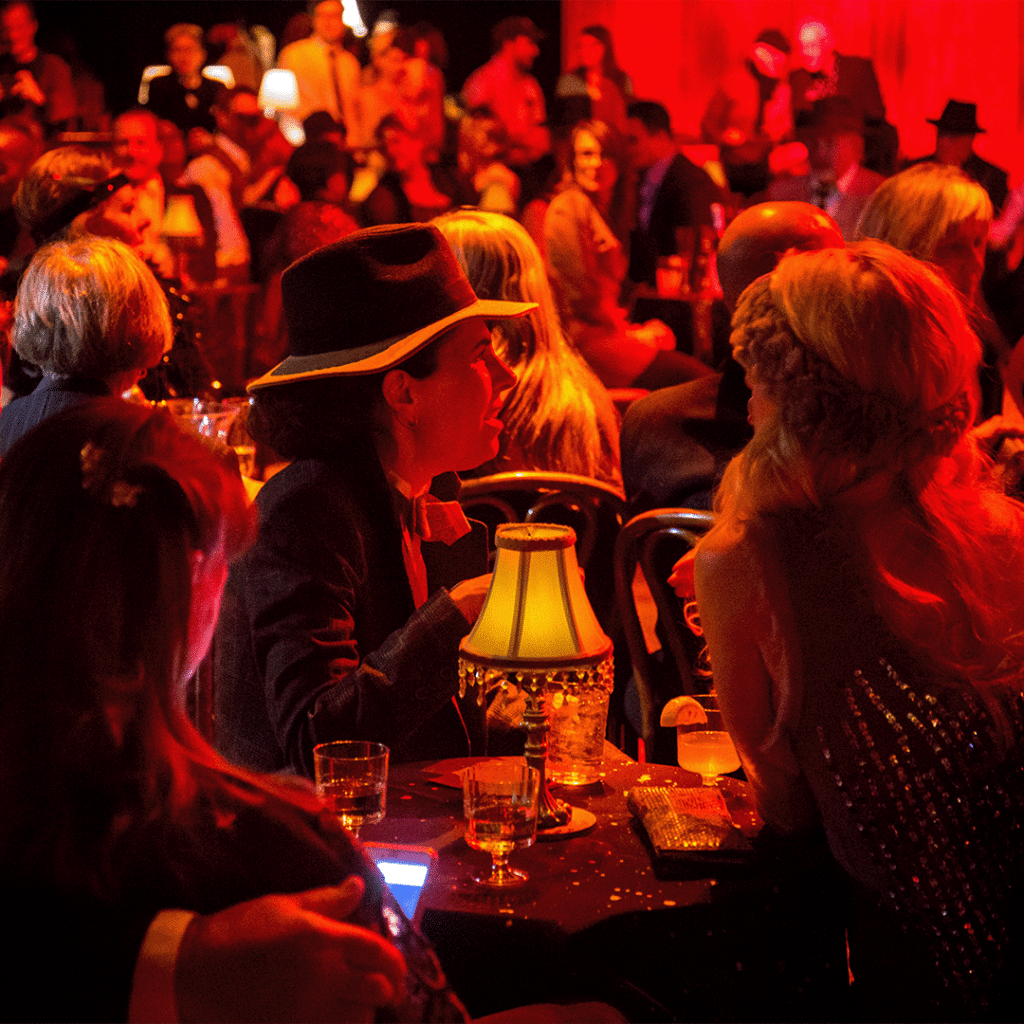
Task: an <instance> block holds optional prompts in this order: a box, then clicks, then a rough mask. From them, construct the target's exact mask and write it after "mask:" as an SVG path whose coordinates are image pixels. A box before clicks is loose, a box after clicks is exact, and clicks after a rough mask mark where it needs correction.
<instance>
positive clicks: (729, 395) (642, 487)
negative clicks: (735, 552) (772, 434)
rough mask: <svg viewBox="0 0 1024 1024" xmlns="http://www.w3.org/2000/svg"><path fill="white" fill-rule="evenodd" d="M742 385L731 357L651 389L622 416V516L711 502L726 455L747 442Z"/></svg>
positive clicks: (749, 434) (739, 369)
mask: <svg viewBox="0 0 1024 1024" xmlns="http://www.w3.org/2000/svg"><path fill="white" fill-rule="evenodd" d="M749 398H750V391H749V389H748V388H747V386H746V384H745V383H744V380H743V368H742V367H741V366H740V365H739V364H738V363H737V362H736V361H735V360H733V359H729V360H727V361H726V364H725V366H724V368H723V373H720V374H717V373H716V374H712V375H711V376H708V377H701V378H699V379H698V380H692V381H689V382H688V383H686V384H677V385H676V386H675V387H671V388H662V389H661V390H659V391H652V392H651V393H650V394H649V395H646V396H644V397H643V398H641V399H640V400H639V401H636V402H634V403H633V404H632V405H631V406H630V407H629V408H628V409H627V410H626V413H625V416H624V417H623V419H622V437H621V447H622V484H623V487H624V488H625V490H626V498H627V500H628V502H629V511H630V515H637V514H639V513H640V512H646V511H648V510H649V509H652V508H672V507H684V508H711V499H712V496H713V491H714V488H715V485H716V484H717V483H718V480H719V478H720V477H721V475H722V471H723V470H724V469H725V466H726V464H727V463H728V462H729V460H730V459H731V458H732V457H733V456H734V455H735V454H736V453H737V452H738V451H739V450H740V449H741V448H742V447H743V446H744V445H745V444H746V443H747V441H749V440H750V438H751V437H752V436H753V430H752V429H751V427H750V424H749V423H748V422H747V400H748V399H749Z"/></svg>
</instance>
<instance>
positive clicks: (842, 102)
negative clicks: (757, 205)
mask: <svg viewBox="0 0 1024 1024" xmlns="http://www.w3.org/2000/svg"><path fill="white" fill-rule="evenodd" d="M807 130H808V135H807V151H808V156H809V160H810V164H811V172H810V174H803V175H800V176H799V177H797V178H786V179H783V180H782V181H776V182H773V183H772V184H771V185H770V186H769V188H768V198H769V199H770V200H795V201H797V202H802V203H812V204H813V205H814V206H817V207H818V208H819V209H822V210H824V211H825V212H826V213H827V214H828V215H829V216H830V217H832V218H833V219H834V220H835V222H836V223H837V224H838V225H839V230H840V231H842V233H843V238H845V239H846V240H847V241H850V240H851V239H852V238H853V236H854V232H855V230H856V227H857V221H858V220H859V219H860V214H861V211H862V210H863V209H864V207H865V205H866V204H867V201H868V199H869V198H870V197H871V195H872V193H873V192H874V191H875V189H876V188H878V186H879V185H881V184H882V182H883V181H884V180H885V179H884V178H883V177H882V175H881V174H877V173H876V172H875V171H869V170H868V169H867V168H865V167H862V166H861V160H862V159H863V156H864V122H863V119H862V118H861V116H860V114H859V112H858V111H857V109H856V107H855V106H854V105H853V104H852V103H851V102H850V101H849V100H847V99H845V98H843V97H841V96H833V97H828V98H826V99H821V100H818V101H817V102H816V103H815V104H814V108H813V110H812V111H811V118H810V121H809V122H808V125H807Z"/></svg>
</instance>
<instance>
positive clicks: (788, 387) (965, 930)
mask: <svg viewBox="0 0 1024 1024" xmlns="http://www.w3.org/2000/svg"><path fill="white" fill-rule="evenodd" d="M732 344H733V352H734V355H735V358H736V359H737V360H738V361H739V363H740V364H741V365H742V366H743V367H744V368H745V370H746V373H747V380H748V383H749V385H750V388H751V392H752V397H751V400H750V403H749V413H750V421H751V423H752V424H753V427H754V437H753V439H752V440H751V441H750V443H749V444H748V445H747V447H746V448H745V449H744V450H743V451H742V452H741V453H740V454H739V455H738V456H736V458H735V459H733V461H732V462H731V463H730V464H729V467H728V469H727V470H726V473H725V476H724V478H723V480H722V484H721V487H720V489H719V491H718V493H717V495H716V499H715V513H716V519H715V526H714V528H713V530H712V531H711V532H710V533H709V534H708V535H707V537H706V539H705V540H704V541H703V542H702V543H701V544H700V546H699V547H698V549H697V555H696V566H695V582H696V594H697V602H698V604H699V607H700V617H701V624H702V626H703V628H704V633H705V635H706V637H707V644H708V652H709V655H710V658H711V664H712V668H713V670H714V679H715V687H716V690H717V693H718V698H719V701H720V704H721V707H722V712H723V716H724V718H725V724H726V726H727V727H728V729H729V732H730V733H731V734H732V736H733V739H734V740H735V742H736V747H737V749H738V751H739V754H740V758H741V760H742V762H743V766H744V769H745V771H746V773H747V778H748V779H749V781H750V782H751V784H752V785H753V788H754V792H755V795H756V800H757V805H758V807H759V809H760V811H761V814H762V816H763V817H764V819H765V821H766V822H767V823H768V824H769V825H770V826H772V827H773V828H775V829H777V830H781V831H782V832H785V833H789V834H793V833H796V834H801V833H811V834H817V835H821V834H822V833H823V834H824V836H825V837H826V838H827V840H828V844H829V847H830V849H831V851H832V854H833V856H834V858H835V860H836V861H837V863H838V865H839V867H840V868H841V869H842V871H843V873H844V876H845V878H844V880H845V892H844V893H837V894H835V899H836V901H837V903H838V902H839V901H840V900H841V899H842V897H844V896H845V897H846V900H845V903H844V904H843V905H844V907H845V911H844V912H845V914H846V923H847V929H848V931H847V934H848V937H849V955H850V966H851V971H852V974H853V977H854V990H855V992H859V993H860V995H861V1003H860V1005H859V1006H858V1007H857V1008H856V1009H855V1011H854V1012H856V1013H857V1014H858V1015H857V1017H856V1019H857V1020H973V1019H990V1015H992V1014H996V1015H998V1014H999V1013H1000V1012H1001V1011H1000V1010H999V1007H1000V1006H1003V1007H1005V1006H1007V1005H1009V1003H1008V1000H1010V999H1011V998H1012V993H1013V992H1015V991H1016V989H1017V983H1018V977H1019V963H1020V959H1019V958H1020V950H1021V946H1020V940H1021V917H1020V913H1019V906H1020V892H1019V886H1020V879H1021V876H1022V870H1024V863H1022V847H1021V843H1020V835H1019V831H1020V822H1021V820H1022V815H1024V775H1022V772H1021V756H1022V742H1024V703H1022V699H1021V684H1022V681H1024V602H1022V601H1021V598H1020V581H1021V578H1022V574H1024V509H1022V507H1021V506H1020V505H1019V504H1018V503H1017V502H1015V501H1013V500H1012V499H1010V498H1008V497H1006V496H1005V495H1004V494H1002V493H1001V492H999V491H998V490H996V489H995V488H994V487H993V486H992V485H991V483H990V482H989V481H988V480H987V471H988V465H987V462H986V461H985V460H984V459H983V457H982V456H981V455H980V453H979V451H978V448H977V445H976V442H975V441H974V439H973V437H972V435H971V433H970V430H969V428H970V425H971V423H972V422H973V419H974V414H975V410H976V393H977V391H976V389H977V384H976V373H977V364H978V358H979V354H980V348H979V344H978V339H977V337H976V336H975V335H974V334H973V332H972V331H971V329H970V327H969V326H968V322H967V319H966V317H965V316H964V311H963V308H962V305H961V302H960V300H959V298H958V297H957V296H956V295H955V294H954V293H953V291H952V290H951V289H950V288H949V287H948V286H947V285H946V284H945V282H944V281H943V280H942V279H941V278H940V276H939V275H938V274H937V273H936V272H935V271H933V270H931V269H930V268H928V267H927V266H926V265H925V264H923V263H921V262H919V261H918V260H916V259H914V258H912V257H911V256H907V255H905V254H903V253H901V252H899V251H897V250H896V249H893V248H891V247H890V246H888V245H884V244H882V243H879V242H875V241H865V242H858V243H855V244H854V245H852V246H850V247H849V248H848V249H824V250H821V251H819V252H813V253H797V254H793V255H789V256H786V257H784V258H783V259H782V261H781V262H780V263H779V265H778V267H777V268H776V269H775V270H774V271H773V272H772V273H770V274H768V275H766V276H764V277H762V278H759V279H758V280H757V281H756V282H754V284H752V285H750V287H749V288H747V289H746V291H745V292H744V293H743V295H742V297H741V298H740V301H739V305H738V307H737V310H736V314H735V316H734V318H733V335H732ZM684 575H685V574H684V573H683V571H682V566H679V567H677V571H676V573H675V575H674V577H673V582H674V584H675V585H676V586H677V592H681V591H683V590H686V589H688V588H687V587H686V586H685V580H684V579H683V576H684Z"/></svg>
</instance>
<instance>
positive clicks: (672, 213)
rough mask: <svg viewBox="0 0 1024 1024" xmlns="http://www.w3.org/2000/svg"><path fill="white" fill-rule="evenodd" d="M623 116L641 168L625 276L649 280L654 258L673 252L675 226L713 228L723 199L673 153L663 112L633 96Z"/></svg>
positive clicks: (710, 183) (657, 105)
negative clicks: (625, 117)
mask: <svg viewBox="0 0 1024 1024" xmlns="http://www.w3.org/2000/svg"><path fill="white" fill-rule="evenodd" d="M627 115H628V116H627V120H626V139H627V142H628V145H629V153H630V158H631V160H632V161H633V166H634V167H636V169H637V170H638V171H640V172H641V173H640V180H639V184H638V195H637V226H636V231H635V232H634V233H633V238H632V243H631V246H630V260H629V277H630V280H631V281H636V282H637V283H641V282H644V283H647V284H654V281H655V271H656V270H657V266H658V257H660V256H673V255H675V253H676V251H677V247H676V228H680V227H690V228H700V227H714V226H715V214H714V210H713V207H714V206H716V205H718V206H719V209H720V210H721V204H722V198H723V197H722V191H721V189H720V188H719V187H718V186H717V185H716V184H715V183H714V182H713V181H712V180H711V178H710V177H709V175H708V174H707V172H706V171H704V170H702V169H701V168H700V167H698V166H697V165H696V164H694V163H692V162H691V161H689V160H687V158H686V157H685V156H683V154H682V153H680V152H679V151H678V149H677V147H676V144H675V140H674V139H673V138H672V126H671V122H670V121H669V116H668V111H667V110H666V109H665V108H664V107H663V106H662V105H661V104H660V103H655V102H653V101H652V100H636V101H634V102H633V103H631V104H630V105H629V107H628V109H627Z"/></svg>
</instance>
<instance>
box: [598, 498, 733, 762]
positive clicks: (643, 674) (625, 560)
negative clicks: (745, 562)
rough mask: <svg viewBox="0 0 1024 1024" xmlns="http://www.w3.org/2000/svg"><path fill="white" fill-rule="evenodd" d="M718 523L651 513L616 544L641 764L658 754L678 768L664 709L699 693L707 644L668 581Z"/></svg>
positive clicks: (685, 513)
mask: <svg viewBox="0 0 1024 1024" xmlns="http://www.w3.org/2000/svg"><path fill="white" fill-rule="evenodd" d="M713 522H714V515H713V513H711V512H705V511H700V510H697V509H669V508H659V509H652V510H651V511H650V512H643V513H641V514H640V515H638V516H635V517H634V518H633V519H631V520H630V521H629V522H628V523H626V525H625V526H624V527H623V528H622V530H621V531H620V532H619V536H618V539H617V541H616V544H615V559H614V562H615V593H616V599H617V601H618V608H619V618H620V621H621V623H622V629H623V632H624V634H625V638H626V643H627V645H628V648H629V656H630V660H631V662H632V665H633V679H632V685H633V686H635V688H636V698H637V700H636V702H635V703H636V704H638V706H639V707H638V709H636V708H635V707H633V703H634V702H632V701H630V700H627V705H626V712H625V715H626V718H627V720H628V721H629V723H630V725H631V726H632V727H633V729H634V731H635V732H636V734H637V738H638V740H639V743H638V755H640V757H639V759H640V760H643V759H644V756H643V755H646V757H647V759H648V760H652V761H653V760H655V755H656V752H657V756H658V759H659V760H663V761H664V762H665V763H668V764H674V763H675V736H674V735H672V736H668V731H667V730H661V728H660V726H659V724H658V720H659V716H660V714H661V709H662V707H663V706H664V705H665V704H666V703H667V702H668V701H669V700H670V699H671V698H672V697H675V696H678V695H680V694H689V693H695V692H699V689H700V688H699V687H698V686H697V683H696V679H695V670H694V666H695V664H696V661H697V658H698V656H699V653H700V651H701V650H702V649H703V641H702V640H701V639H700V638H699V637H696V636H695V635H694V634H693V632H692V631H691V630H690V628H689V627H688V626H687V625H686V622H685V619H684V615H683V602H682V601H681V600H680V599H679V598H678V597H677V596H676V594H675V592H674V591H673V590H672V588H671V587H670V586H669V584H668V577H669V574H670V573H671V571H672V567H673V565H675V563H676V562H677V561H678V560H679V559H680V558H681V557H682V556H683V555H684V554H686V552H687V551H689V550H690V549H691V548H692V547H694V545H696V543H697V541H698V540H700V538H701V537H702V536H703V535H704V534H705V533H706V532H707V531H708V530H709V529H710V528H711V526H712V524H713ZM638 566H639V568H640V571H641V573H642V575H643V578H644V580H645V581H646V583H647V586H648V588H649V589H650V592H651V596H652V597H653V598H654V605H655V608H656V609H657V612H658V634H659V636H660V638H661V641H662V652H661V659H660V660H659V659H658V658H656V657H655V656H654V655H653V654H652V653H651V652H649V651H648V649H647V641H646V639H645V637H644V632H643V627H642V626H641V624H640V617H639V614H638V612H637V605H636V599H635V596H634V592H633V580H634V577H635V576H636V570H637V567H638ZM704 688H705V689H706V686H705V687H704ZM631 708H632V710H631ZM662 731H664V732H665V733H666V735H665V736H664V737H663V736H661V735H660V732H662ZM659 741H662V742H659ZM641 745H642V747H641ZM669 746H670V747H671V750H669V749H668V748H669ZM662 755H663V756H662Z"/></svg>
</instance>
